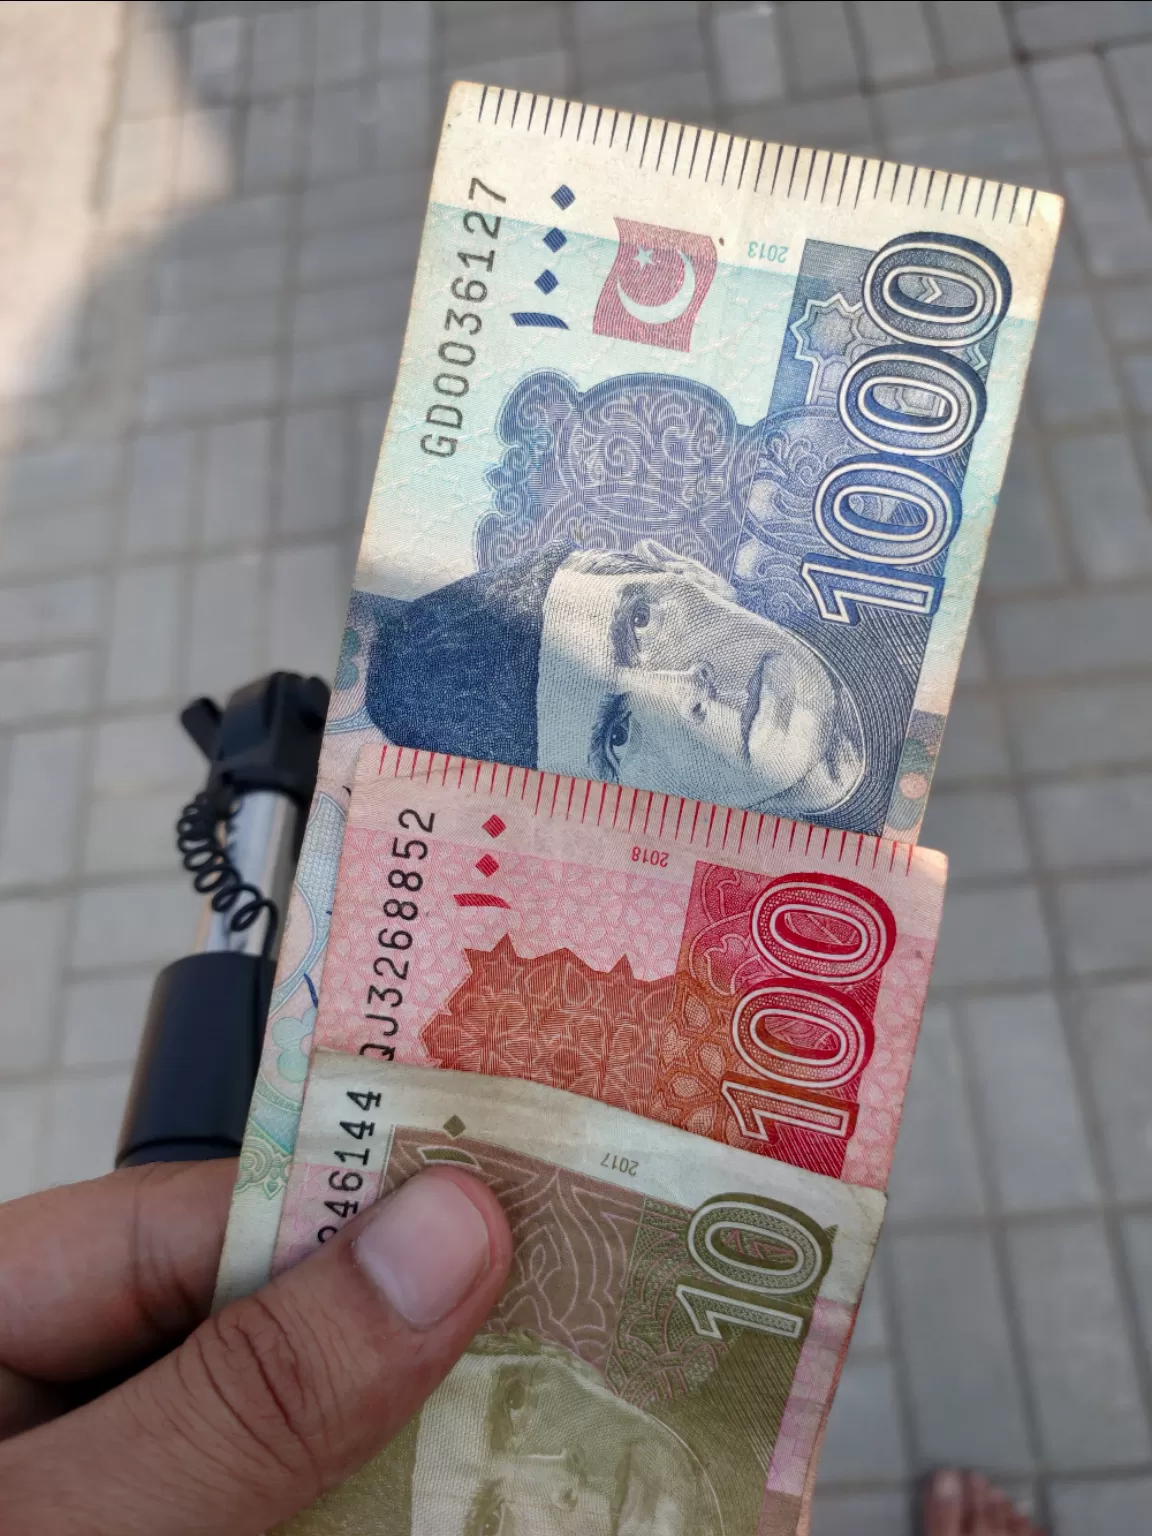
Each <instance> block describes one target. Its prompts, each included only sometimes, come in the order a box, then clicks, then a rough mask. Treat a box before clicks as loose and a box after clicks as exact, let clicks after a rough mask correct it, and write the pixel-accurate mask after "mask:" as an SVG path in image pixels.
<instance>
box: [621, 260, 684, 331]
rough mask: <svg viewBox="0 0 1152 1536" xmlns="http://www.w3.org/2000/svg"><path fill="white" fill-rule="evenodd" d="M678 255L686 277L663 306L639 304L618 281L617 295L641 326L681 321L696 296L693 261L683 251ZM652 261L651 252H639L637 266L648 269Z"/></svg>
mask: <svg viewBox="0 0 1152 1536" xmlns="http://www.w3.org/2000/svg"><path fill="white" fill-rule="evenodd" d="M676 254H677V256H679V258H680V260H681V261H682V262H683V264H684V276H683V279H682V280H681V283H680V287H679V288H678V289H677V290H676V292H675V293H674V294H673V295H672V297H671V298H670V299H668V300H666V301H665V303H663V304H637V302H636V300H635V299H631V298H629V297H628V295H627V294H626V293H625V292H624V290H623V288H622V287H621V286H620V279H619V278H617V279H616V293H617V296H618V297H619V300H620V302H621V304H622V305H623V306H624V308H625V309H626V310H627V311H628V313H629V314H630V315H631V316H632V318H633V320H639V322H640V324H641V325H667V324H669V322H670V321H672V320H679V318H680V316H681V315H682V314H683V313H684V311H685V310H686V309H687V308H688V306H689V305H690V304H691V302H692V300H693V298H694V297H695V295H696V269H695V267H694V266H693V265H692V260H691V258H690V257H688V256H686V255H685V254H684V252H683V251H680V250H678V251H677V252H676ZM644 257H647V260H644V259H643V258H644ZM651 261H652V252H651V251H646V250H639V251H637V253H636V265H637V266H639V267H646V266H648V265H649V264H650V263H651Z"/></svg>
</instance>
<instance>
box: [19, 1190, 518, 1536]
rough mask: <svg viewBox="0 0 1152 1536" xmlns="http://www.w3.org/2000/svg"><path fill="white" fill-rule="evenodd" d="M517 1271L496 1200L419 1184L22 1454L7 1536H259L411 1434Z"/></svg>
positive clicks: (38, 1432)
mask: <svg viewBox="0 0 1152 1536" xmlns="http://www.w3.org/2000/svg"><path fill="white" fill-rule="evenodd" d="M511 1255H512V1240H511V1235H510V1233H509V1230H508V1224H507V1222H506V1220H505V1218H504V1215H503V1213H502V1211H501V1210H500V1206H499V1204H498V1203H497V1201H496V1198H495V1196H494V1195H493V1194H492V1193H491V1191H490V1190H489V1189H488V1188H487V1186H486V1185H484V1184H482V1183H481V1182H480V1181H479V1180H478V1179H474V1178H472V1177H471V1176H470V1175H468V1174H466V1173H463V1172H461V1171H459V1170H456V1169H453V1168H446V1167H443V1168H438V1169H434V1170H429V1171H427V1172H424V1173H419V1174H417V1175H416V1176H415V1177H414V1178H412V1179H410V1180H409V1181H408V1182H407V1183H406V1184H404V1185H403V1186H402V1187H401V1189H400V1190H399V1191H398V1192H397V1193H395V1194H393V1195H392V1196H391V1197H390V1198H389V1199H387V1200H386V1201H383V1202H381V1203H380V1204H378V1205H376V1206H374V1207H373V1208H372V1209H371V1210H370V1211H369V1212H368V1213H367V1214H366V1215H364V1216H362V1217H361V1218H359V1219H358V1220H357V1221H356V1222H355V1223H352V1224H350V1226H349V1228H348V1229H347V1230H346V1231H344V1232H342V1233H341V1234H340V1236H339V1237H337V1238H334V1239H333V1240H332V1241H331V1242H330V1243H328V1244H327V1245H326V1246H325V1247H324V1248H323V1249H322V1250H321V1251H320V1252H319V1253H317V1254H315V1255H313V1256H312V1257H310V1258H309V1259H307V1260H305V1262H304V1263H302V1264H300V1265H298V1266H297V1267H296V1268H295V1269H292V1270H289V1271H288V1272H287V1273H286V1274H283V1275H281V1276H279V1277H278V1278H277V1279H276V1280H274V1281H273V1282H272V1283H271V1284H270V1285H267V1286H265V1287H264V1288H263V1290H261V1291H258V1292H256V1293H255V1294H254V1295H252V1296H249V1297H246V1298H245V1299H244V1300H242V1301H237V1302H234V1303H232V1305H231V1306H229V1307H226V1308H225V1309H224V1310H223V1311H222V1312H220V1313H218V1314H217V1315H216V1316H215V1317H212V1318H209V1319H208V1320H207V1321H206V1322H204V1323H203V1324H201V1326H200V1327H199V1328H197V1329H196V1331H195V1332H194V1333H193V1334H191V1335H190V1336H189V1338H188V1339H187V1340H186V1341H185V1342H184V1344H182V1345H181V1347H180V1348H179V1349H177V1350H175V1351H174V1352H173V1353H172V1354H170V1355H167V1356H166V1357H165V1358H164V1359H162V1360H160V1361H158V1362H157V1363H156V1364H155V1365H152V1366H150V1367H149V1368H148V1369H147V1370H145V1371H142V1372H141V1373H140V1375H138V1376H135V1377H133V1378H132V1379H131V1380H130V1381H128V1382H126V1383H125V1384H124V1385H122V1386H120V1387H118V1388H116V1389H115V1390H114V1391H112V1392H109V1393H108V1394H107V1395H106V1396H104V1397H102V1398H99V1399H97V1400H96V1401H94V1402H92V1403H90V1404H88V1405H87V1406H86V1407H83V1408H80V1409H77V1410H76V1411H75V1412H74V1413H70V1414H68V1415H67V1416H66V1417H65V1418H62V1419H57V1420H56V1421H55V1422H53V1423H51V1424H46V1425H43V1426H42V1427H41V1428H39V1429H34V1430H31V1431H29V1432H28V1433H27V1434H25V1435H22V1436H20V1437H19V1438H18V1439H17V1440H14V1441H10V1442H8V1444H7V1446H6V1447H5V1448H4V1451H3V1452H0V1483H3V1486H4V1522H5V1523H4V1529H5V1531H12V1532H24V1531H28V1532H32V1531H35V1532H36V1533H37V1536H80V1533H81V1532H83V1533H84V1536H105V1533H107V1536H157V1533H159V1532H162V1533H163V1536H258V1533H259V1532H262V1531H266V1530H267V1529H268V1528H269V1526H272V1525H275V1524H276V1523H277V1522H278V1521H280V1520H284V1519H286V1518H287V1517H288V1516H289V1515H292V1514H294V1513H296V1511H297V1510H300V1509H303V1508H305V1507H306V1506H307V1505H309V1504H311V1503H312V1502H314V1501H315V1500H316V1499H317V1498H318V1497H319V1495H320V1494H321V1493H322V1492H323V1491H324V1490H325V1489H326V1488H328V1487H330V1486H332V1485H333V1484H334V1483H337V1482H339V1481H340V1480H341V1479H342V1478H344V1477H346V1476H347V1475H348V1474H349V1473H350V1472H352V1471H353V1470H354V1469H355V1468H356V1467H358V1466H359V1465H360V1464H361V1463H362V1462H364V1461H366V1460H367V1459H368V1458H369V1457H370V1456H371V1455H373V1453H374V1452H376V1451H377V1450H379V1449H380V1448H381V1447H382V1446H383V1445H385V1444H386V1443H387V1442H388V1440H390V1439H391V1438H392V1436H393V1435H395V1434H396V1433H397V1431H398V1430H399V1429H401V1428H402V1426H403V1425H404V1424H405V1423H406V1421H407V1420H408V1419H409V1418H411V1416H412V1415H413V1414H414V1413H415V1412H416V1411H417V1410H418V1409H419V1408H420V1406H421V1404H422V1403H423V1401H424V1399H425V1398H426V1397H427V1396H428V1394H429V1393H430V1392H431V1391H432V1390H433V1388H434V1387H435V1386H436V1385H437V1384H438V1383H439V1382H440V1381H441V1380H442V1378H443V1377H444V1376H445V1375H447V1373H448V1371H449V1370H450V1368H451V1367H452V1365H453V1363H454V1362H455V1361H456V1359H457V1358H458V1357H459V1355H460V1354H461V1353H462V1352H463V1350H464V1349H465V1347H466V1345H467V1344H468V1341H469V1340H470V1339H471V1337H472V1335H473V1334H474V1333H475V1332H476V1330H477V1329H478V1328H479V1326H480V1325H481V1323H482V1322H483V1321H484V1319H485V1317H486V1316H487V1315H488V1313H489V1311H490V1310H491V1308H492V1306H493V1305H494V1303H495V1301H496V1298H497V1296H498V1295H499V1292H500V1288H501V1286H502V1285H503V1283H504V1280H505V1278H506V1276H507V1274H508V1269H509V1265H510V1263H511ZM13 1452H18V1454H17V1455H11V1454H10V1453H13Z"/></svg>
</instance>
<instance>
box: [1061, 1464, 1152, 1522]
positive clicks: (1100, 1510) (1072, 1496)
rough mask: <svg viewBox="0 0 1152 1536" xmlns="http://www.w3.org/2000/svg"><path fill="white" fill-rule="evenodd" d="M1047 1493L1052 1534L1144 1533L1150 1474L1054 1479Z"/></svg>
mask: <svg viewBox="0 0 1152 1536" xmlns="http://www.w3.org/2000/svg"><path fill="white" fill-rule="evenodd" d="M1049 1497H1050V1499H1051V1501H1052V1507H1053V1510H1054V1512H1055V1516H1056V1529H1055V1532H1054V1536H1145V1533H1146V1531H1147V1530H1148V1510H1149V1508H1152V1477H1125V1478H1104V1479H1096V1478H1093V1479H1092V1481H1091V1482H1083V1483H1073V1482H1068V1483H1065V1482H1058V1483H1055V1484H1053V1486H1052V1489H1051V1492H1050V1494H1049Z"/></svg>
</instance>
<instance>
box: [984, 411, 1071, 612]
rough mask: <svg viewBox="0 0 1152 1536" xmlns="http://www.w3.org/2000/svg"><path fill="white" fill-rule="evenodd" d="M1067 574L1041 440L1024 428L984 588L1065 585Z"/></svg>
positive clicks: (1015, 449) (998, 513)
mask: <svg viewBox="0 0 1152 1536" xmlns="http://www.w3.org/2000/svg"><path fill="white" fill-rule="evenodd" d="M1067 575H1068V572H1067V568H1066V562H1065V560H1064V553H1063V550H1062V549H1061V547H1060V539H1059V535H1058V533H1057V529H1056V524H1055V522H1054V520H1053V516H1052V512H1051V495H1050V492H1049V489H1048V486H1047V484H1046V482H1045V479H1044V473H1043V469H1042V468H1041V463H1040V458H1039V454H1038V452H1037V445H1036V441H1035V439H1034V438H1033V436H1032V434H1031V433H1029V432H1027V431H1020V430H1019V429H1018V430H1017V432H1016V436H1015V437H1014V438H1013V441H1012V451H1011V453H1010V455H1009V457H1008V469H1007V472H1006V473H1005V476H1004V487H1003V489H1002V490H1001V492H1000V500H999V504H998V506H997V508H996V520H995V522H993V524H992V538H991V541H990V543H989V545H988V559H987V563H986V565H985V567H984V576H983V589H984V591H985V592H991V593H999V592H1009V591H1028V590H1036V589H1038V588H1043V587H1052V586H1060V585H1062V584H1064V582H1065V581H1066V580H1067Z"/></svg>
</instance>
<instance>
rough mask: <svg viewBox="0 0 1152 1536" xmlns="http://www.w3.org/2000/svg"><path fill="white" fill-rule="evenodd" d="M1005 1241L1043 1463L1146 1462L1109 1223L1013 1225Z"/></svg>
mask: <svg viewBox="0 0 1152 1536" xmlns="http://www.w3.org/2000/svg"><path fill="white" fill-rule="evenodd" d="M1007 1242H1008V1256H1009V1264H1010V1268H1011V1272H1012V1276H1013V1282H1014V1286H1015V1291H1016V1302H1017V1307H1018V1310H1019V1315H1020V1319H1021V1324H1022V1330H1023V1336H1024V1347H1025V1352H1026V1354H1027V1358H1028V1366H1029V1374H1030V1375H1031V1378H1032V1388H1033V1393H1034V1396H1035V1401H1036V1409H1037V1415H1038V1418H1039V1426H1040V1437H1041V1441H1042V1444H1043V1450H1044V1454H1045V1457H1046V1459H1047V1460H1048V1461H1049V1463H1050V1464H1051V1465H1052V1466H1054V1467H1059V1468H1062V1469H1066V1470H1073V1469H1077V1468H1089V1467H1092V1468H1097V1467H1098V1468H1105V1467H1114V1466H1125V1465H1131V1464H1132V1463H1134V1462H1143V1461H1147V1460H1148V1459H1149V1457H1150V1456H1152V1441H1150V1440H1149V1435H1148V1427H1147V1425H1146V1423H1145V1421H1144V1414H1143V1411H1142V1409H1141V1407H1140V1397H1139V1391H1138V1388H1137V1384H1136V1378H1135V1374H1134V1371H1133V1366H1132V1357H1131V1344H1130V1342H1129V1339H1128V1336H1127V1333H1126V1331H1125V1328H1124V1323H1123V1320H1122V1312H1121V1305H1120V1297H1119V1294H1118V1292H1117V1288H1116V1278H1115V1275H1114V1274H1113V1271H1112V1263H1111V1258H1110V1256H1109V1252H1108V1246H1107V1240H1106V1238H1105V1234H1104V1227H1103V1223H1102V1222H1100V1221H1098V1220H1096V1219H1084V1220H1077V1221H1065V1222H1059V1223H1056V1222H1053V1223H1052V1224H1051V1225H1044V1226H1026V1227H1018V1228H1009V1230H1008V1236H1007Z"/></svg>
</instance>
